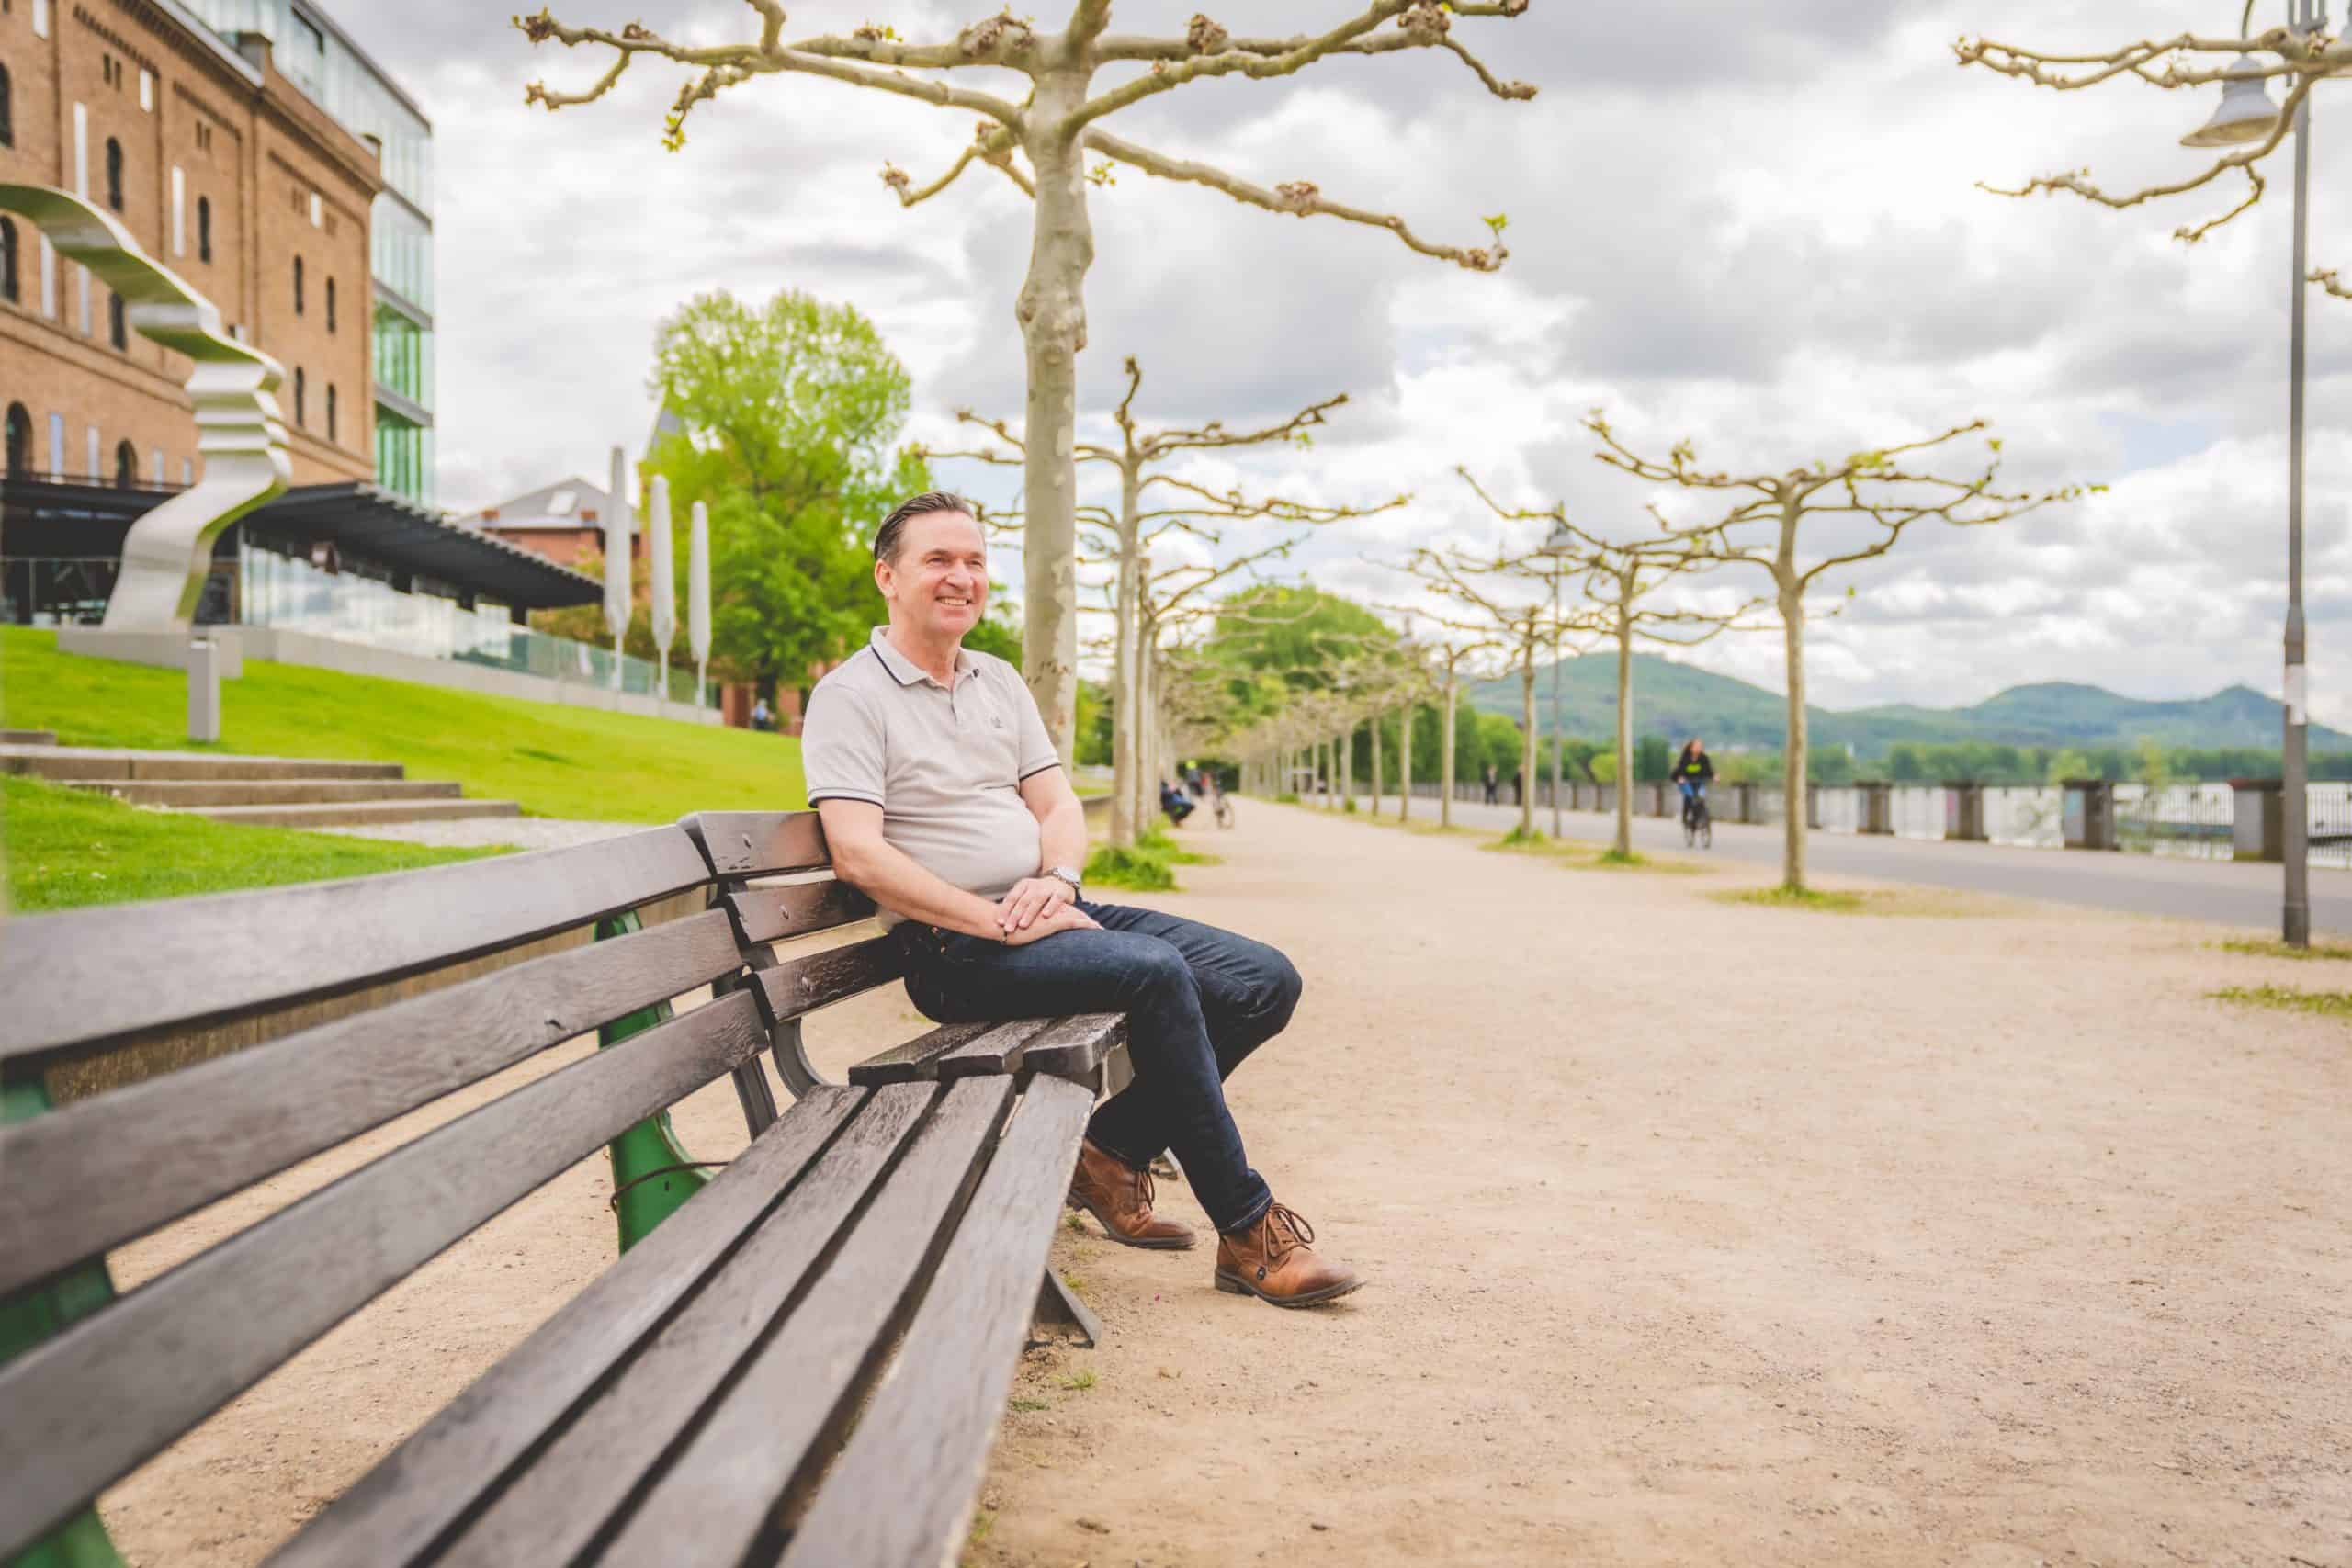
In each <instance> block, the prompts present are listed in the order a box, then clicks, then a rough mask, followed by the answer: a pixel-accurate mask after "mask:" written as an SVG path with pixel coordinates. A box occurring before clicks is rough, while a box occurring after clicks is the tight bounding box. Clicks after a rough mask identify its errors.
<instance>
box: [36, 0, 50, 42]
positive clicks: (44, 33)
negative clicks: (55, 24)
mask: <svg viewBox="0 0 2352 1568" xmlns="http://www.w3.org/2000/svg"><path fill="white" fill-rule="evenodd" d="M48 36H49V0H33V37H35V38H47V37H48Z"/></svg>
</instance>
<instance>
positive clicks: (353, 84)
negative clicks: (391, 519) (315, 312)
mask: <svg viewBox="0 0 2352 1568" xmlns="http://www.w3.org/2000/svg"><path fill="white" fill-rule="evenodd" d="M178 4H179V5H180V6H183V7H185V8H186V9H187V11H188V12H190V13H192V14H193V15H194V16H195V17H196V18H197V19H198V21H200V22H202V23H203V24H204V25H205V26H207V27H209V28H211V29H212V30H213V31H214V32H216V33H219V34H220V35H221V36H222V37H223V38H226V39H231V40H232V41H233V40H234V39H235V37H236V35H237V34H239V33H259V34H260V35H262V36H263V37H264V38H266V39H269V43H270V58H271V60H272V61H273V62H275V63H276V65H277V69H278V71H279V72H280V73H282V74H283V75H284V76H285V77H286V78H287V80H288V81H290V82H292V83H293V84H294V85H296V86H297V87H300V89H301V90H302V92H303V93H304V94H305V95H307V96H309V97H310V99H311V101H312V102H313V103H315V104H317V105H318V106H319V107H321V108H322V109H324V110H325V111H326V112H327V114H328V115H329V116H330V117H332V118H334V120H335V122H336V123H337V124H339V125H341V126H342V127H343V128H344V129H345V130H348V131H350V132H351V133H352V134H353V135H355V136H359V137H363V138H366V139H368V140H371V141H374V142H376V143H377V145H378V146H379V147H380V148H381V149H382V154H383V173H384V181H385V189H384V191H383V194H381V195H380V196H379V197H376V204H375V209H374V210H373V211H371V212H370V213H369V214H368V230H369V235H370V243H371V247H372V251H373V256H372V261H371V265H370V268H369V270H370V271H371V272H373V273H374V275H375V283H376V289H375V293H376V309H375V320H374V321H373V322H371V323H370V326H371V330H372V332H373V333H374V342H375V350H376V365H375V378H376V482H377V483H378V484H379V485H381V486H382V487H383V488H384V489H386V490H388V491H392V492H393V493H394V494H396V495H401V496H405V497H407V498H408V499H409V500H411V501H413V502H417V503H418V504H420V505H424V506H430V505H432V504H433V503H434V480H433V468H434V449H433V405H434V383H433V126H432V123H431V122H430V121H428V120H427V119H426V118H424V114H423V113H422V112H421V111H420V110H419V109H418V108H417V107H416V105H415V104H414V103H413V102H411V101H410V99H409V97H408V96H407V95H406V94H405V93H402V92H401V90H400V88H399V86H398V85H395V84H394V83H393V81H392V79H391V78H390V76H388V75H386V74H385V73H384V72H383V71H382V70H381V69H379V67H378V66H377V64H376V63H375V62H374V61H372V60H370V59H368V55H367V53H366V52H365V51H362V50H361V49H360V48H359V46H358V45H357V44H356V43H354V42H352V41H351V39H348V38H346V37H345V35H344V33H343V31H342V30H341V29H340V28H337V27H336V26H335V24H334V19H333V18H332V17H329V16H328V15H327V14H326V12H325V11H323V10H322V9H321V8H320V7H318V6H313V5H311V4H308V3H307V0H178Z"/></svg>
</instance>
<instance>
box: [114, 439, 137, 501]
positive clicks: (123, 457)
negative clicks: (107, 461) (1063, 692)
mask: <svg viewBox="0 0 2352 1568" xmlns="http://www.w3.org/2000/svg"><path fill="white" fill-rule="evenodd" d="M138 482H139V448H138V447H136V446H132V445H131V444H130V442H128V441H118V442H116V443H115V446H114V488H115V489H117V490H129V489H130V487H131V486H133V485H135V484H137V483H138Z"/></svg>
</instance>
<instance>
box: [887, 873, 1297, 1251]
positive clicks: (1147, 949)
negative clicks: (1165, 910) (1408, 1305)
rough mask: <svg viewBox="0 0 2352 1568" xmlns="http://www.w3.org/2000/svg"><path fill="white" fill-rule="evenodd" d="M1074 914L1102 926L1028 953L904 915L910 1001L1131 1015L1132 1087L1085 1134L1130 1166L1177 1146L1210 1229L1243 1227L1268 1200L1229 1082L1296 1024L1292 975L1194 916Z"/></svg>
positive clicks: (994, 1010)
mask: <svg viewBox="0 0 2352 1568" xmlns="http://www.w3.org/2000/svg"><path fill="white" fill-rule="evenodd" d="M1079 908H1081V909H1083V910H1085V911H1086V913H1088V914H1089V915H1091V916H1092V917H1093V918H1094V919H1096V920H1098V921H1100V922H1101V923H1102V926H1103V929H1102V930H1101V931H1057V932H1056V933H1055V934H1054V935H1052V936H1049V937H1041V938H1039V939H1038V940H1037V941H1035V942H1030V943H1028V944H1027V945H1025V946H1022V947H1007V946H1005V945H1004V944H1003V943H1001V942H990V941H989V940H987V939H986V938H983V937H975V936H965V935H963V934H961V933H960V932H956V931H940V930H938V929H937V928H935V927H933V926H926V925H922V924H920V923H918V922H916V921H913V920H909V921H906V922H905V923H903V924H901V925H899V927H898V928H897V931H898V936H899V942H900V943H901V944H902V945H903V946H904V947H905V949H906V953H907V995H908V996H909V997H910V998H912V999H913V1001H914V1004H915V1007H916V1008H917V1009H918V1010H921V1011H922V1015H923V1016H924V1017H925V1018H928V1019H930V1020H931V1021H933V1022H934V1023H964V1022H972V1021H994V1020H999V1019H1004V1020H1010V1019H1016V1018H1046V1017H1058V1016H1061V1015H1063V1014H1067V1013H1074V1012H1124V1013H1125V1014H1126V1015H1127V1059H1128V1061H1129V1062H1130V1063H1132V1064H1133V1066H1134V1067H1135V1075H1136V1076H1135V1081H1134V1082H1132V1083H1130V1084H1129V1085H1127V1087H1126V1088H1125V1089H1121V1090H1120V1091H1119V1092H1118V1093H1117V1094H1114V1095H1113V1096H1112V1097H1111V1098H1110V1099H1108V1100H1104V1101H1103V1103H1102V1104H1101V1105H1100V1106H1098V1107H1096V1108H1095V1111H1094V1120H1093V1122H1091V1124H1090V1125H1089V1126H1088V1128H1087V1130H1086V1135H1087V1136H1088V1137H1090V1138H1091V1139H1093V1140H1094V1144H1095V1146H1096V1147H1098V1148H1101V1149H1102V1150H1103V1151H1104V1152H1105V1153H1107V1154H1111V1155H1114V1156H1117V1157H1118V1158H1119V1159H1122V1160H1124V1161H1125V1162H1126V1163H1127V1164H1128V1165H1131V1166H1134V1167H1135V1168H1137V1169H1141V1168H1144V1167H1145V1166H1148V1165H1149V1164H1150V1163H1151V1161H1152V1160H1153V1159H1154V1158H1155V1157H1157V1156H1158V1155H1159V1152H1160V1151H1161V1150H1162V1149H1172V1150H1174V1151H1175V1154H1176V1157H1177V1158H1178V1159H1179V1160H1181V1161H1182V1162H1183V1166H1184V1177H1185V1179H1186V1180H1187V1181H1189V1182H1190V1183H1191V1184H1192V1188H1193V1196H1194V1197H1196V1198H1198V1199H1199V1200H1200V1201H1201V1207H1203V1208H1204V1209H1206V1210H1207V1211H1208V1214H1209V1219H1210V1221H1211V1223H1213V1224H1215V1225H1216V1228H1217V1229H1218V1230H1220V1231H1240V1230H1246V1229H1248V1228H1249V1227H1250V1226H1251V1225H1253V1224H1257V1223H1258V1221H1259V1220H1260V1219H1261V1218H1262V1217H1263V1216H1264V1214H1265V1213H1266V1206H1267V1204H1269V1203H1270V1202H1272V1201H1273V1199H1272V1194H1271V1193H1269V1192H1268V1191H1267V1190H1266V1184H1265V1182H1264V1181H1263V1180H1262V1179H1261V1178H1260V1177H1259V1175H1258V1173H1257V1172H1256V1171H1254V1170H1252V1169H1250V1159H1249V1156H1247V1155H1245V1154H1244V1153H1243V1152H1242V1148H1241V1134H1240V1131H1239V1129H1238V1128H1236V1127H1235V1126H1234V1124H1233V1115H1232V1112H1230V1111H1227V1109H1226V1105H1225V1079H1226V1077H1227V1075H1229V1074H1230V1073H1231V1072H1232V1071H1233V1069H1234V1068H1236V1067H1238V1066H1240V1065H1241V1063H1242V1061H1243V1059H1244V1058H1245V1057H1247V1056H1248V1055H1250V1052H1252V1051H1255V1050H1256V1049H1257V1048H1258V1047H1259V1046H1261V1045H1262V1044H1264V1043H1266V1042H1267V1041H1269V1040H1271V1039H1272V1038H1273V1037H1274V1036H1275V1035H1277V1034H1279V1033H1281V1032H1282V1030H1283V1025H1284V1024H1287V1023H1288V1022H1289V1021H1290V1015H1291V1013H1292V1011H1293V1010H1295V1008H1296V1007H1297V1006H1298V993H1299V987H1300V984H1301V982H1300V980H1299V977H1298V971H1297V970H1296V969H1295V968H1294V967H1292V965H1291V962H1290V960H1289V959H1287V958H1284V957H1283V955H1282V954H1281V953H1277V952H1275V951H1274V950H1273V949H1272V948H1271V947H1268V946H1267V945H1266V944H1265V943H1263V942H1251V941H1250V939H1249V938H1248V937H1242V936H1236V935H1234V934H1233V933H1232V932H1231V931H1219V930H1217V929H1216V927H1215V926H1204V925H1203V924H1201V923H1200V922H1199V921H1197V920H1187V919H1179V918H1178V917H1176V916H1174V915H1164V914H1161V913H1159V911H1157V910H1153V909H1136V908H1127V907H1126V906H1125V905H1119V904H1096V903H1092V902H1086V901H1081V902H1080V905H1079Z"/></svg>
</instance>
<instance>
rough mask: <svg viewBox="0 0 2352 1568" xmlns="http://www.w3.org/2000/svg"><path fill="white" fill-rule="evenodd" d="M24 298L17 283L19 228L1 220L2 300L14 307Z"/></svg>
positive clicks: (0, 294)
mask: <svg viewBox="0 0 2352 1568" xmlns="http://www.w3.org/2000/svg"><path fill="white" fill-rule="evenodd" d="M22 298H23V291H22V289H21V288H20V287H19V286H18V284H17V226H16V224H15V223H13V222H11V221H10V220H7V219H6V218H0V299H6V301H8V303H9V304H11V305H13V304H15V303H16V302H17V300H18V299H22Z"/></svg>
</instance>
